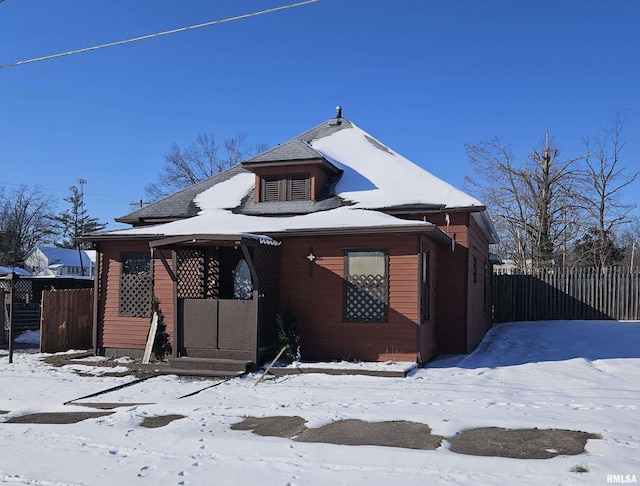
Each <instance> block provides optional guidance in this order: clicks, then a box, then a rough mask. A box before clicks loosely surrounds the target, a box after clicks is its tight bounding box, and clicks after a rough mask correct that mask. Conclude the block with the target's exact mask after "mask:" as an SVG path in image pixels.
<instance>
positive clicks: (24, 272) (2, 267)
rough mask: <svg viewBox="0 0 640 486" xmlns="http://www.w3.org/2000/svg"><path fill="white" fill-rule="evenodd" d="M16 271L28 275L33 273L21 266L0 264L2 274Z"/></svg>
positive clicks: (17, 273) (18, 273)
mask: <svg viewBox="0 0 640 486" xmlns="http://www.w3.org/2000/svg"><path fill="white" fill-rule="evenodd" d="M12 272H13V273H15V274H16V275H22V276H28V275H31V274H30V273H29V272H27V271H26V270H25V269H23V268H19V267H5V266H2V265H0V276H5V275H9V274H10V273H12Z"/></svg>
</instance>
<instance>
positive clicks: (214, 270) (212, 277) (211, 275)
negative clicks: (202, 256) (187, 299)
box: [205, 256, 220, 299]
mask: <svg viewBox="0 0 640 486" xmlns="http://www.w3.org/2000/svg"><path fill="white" fill-rule="evenodd" d="M206 271H207V273H206V276H205V294H206V298H207V299H217V298H218V297H219V295H220V261H219V260H218V259H217V258H214V257H211V256H209V257H208V258H207V259H206Z"/></svg>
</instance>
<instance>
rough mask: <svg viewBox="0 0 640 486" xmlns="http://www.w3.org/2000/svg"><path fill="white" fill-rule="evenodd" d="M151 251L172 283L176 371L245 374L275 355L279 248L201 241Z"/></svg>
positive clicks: (265, 242) (172, 241)
mask: <svg viewBox="0 0 640 486" xmlns="http://www.w3.org/2000/svg"><path fill="white" fill-rule="evenodd" d="M150 247H151V249H152V251H153V252H157V254H158V255H160V258H161V259H162V262H163V265H164V267H165V270H166V271H167V273H168V274H169V276H170V278H171V280H172V281H173V288H174V292H173V298H174V305H173V309H174V313H175V314H174V319H173V322H174V329H173V336H174V343H173V356H172V357H171V359H170V366H171V368H172V369H173V370H174V371H176V372H185V373H187V372H189V371H194V372H195V371H199V372H206V371H212V372H217V371H220V372H225V373H244V372H246V371H250V370H252V369H254V368H255V367H256V366H258V365H259V364H260V363H261V362H263V361H265V360H267V359H268V358H269V357H271V356H273V355H274V354H275V352H276V350H275V348H276V340H277V328H276V312H277V305H278V273H279V242H277V241H275V240H273V239H272V238H269V237H265V236H258V235H249V234H243V235H237V236H236V237H234V236H228V235H224V236H216V235H195V236H189V237H184V238H165V239H162V240H156V241H153V242H151V243H150ZM159 250H162V251H159ZM166 250H170V251H171V255H172V263H173V265H170V263H169V261H167V259H166V258H165V257H164V253H165V252H166Z"/></svg>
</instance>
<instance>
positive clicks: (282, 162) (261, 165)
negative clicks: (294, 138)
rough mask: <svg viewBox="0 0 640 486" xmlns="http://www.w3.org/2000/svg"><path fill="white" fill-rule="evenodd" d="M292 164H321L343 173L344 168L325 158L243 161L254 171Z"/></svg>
mask: <svg viewBox="0 0 640 486" xmlns="http://www.w3.org/2000/svg"><path fill="white" fill-rule="evenodd" d="M292 165H319V166H322V167H323V168H324V169H326V170H327V171H328V172H330V173H332V174H340V173H342V169H339V168H338V167H336V166H335V165H333V164H332V163H331V162H329V161H328V160H327V159H325V158H312V159H309V158H306V159H289V160H280V161H259V162H250V161H245V162H242V167H244V168H245V169H247V170H250V171H253V169H261V168H271V167H287V166H292Z"/></svg>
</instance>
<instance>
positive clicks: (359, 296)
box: [343, 251, 389, 322]
mask: <svg viewBox="0 0 640 486" xmlns="http://www.w3.org/2000/svg"><path fill="white" fill-rule="evenodd" d="M344 270H345V271H344V275H345V277H344V308H343V314H344V315H343V319H344V321H346V322H388V315H389V279H388V258H387V254H386V253H385V252H383V251H347V252H346V253H345V269H344Z"/></svg>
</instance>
